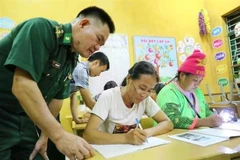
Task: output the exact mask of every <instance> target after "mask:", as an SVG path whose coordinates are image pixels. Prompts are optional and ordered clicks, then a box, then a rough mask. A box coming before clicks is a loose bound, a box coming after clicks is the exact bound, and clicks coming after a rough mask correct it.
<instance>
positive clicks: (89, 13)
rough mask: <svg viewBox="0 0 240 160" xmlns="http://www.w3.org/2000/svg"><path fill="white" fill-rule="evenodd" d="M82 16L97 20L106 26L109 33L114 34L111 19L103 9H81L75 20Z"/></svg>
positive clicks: (94, 7) (92, 7) (93, 7)
mask: <svg viewBox="0 0 240 160" xmlns="http://www.w3.org/2000/svg"><path fill="white" fill-rule="evenodd" d="M80 15H81V16H84V17H94V18H97V19H99V20H100V21H101V22H102V23H103V24H107V25H108V27H109V30H110V33H114V32H115V25H114V23H113V21H112V18H111V17H110V16H109V15H108V14H107V12H105V11H104V10H103V9H101V8H99V7H96V6H91V7H87V8H85V9H83V10H82V11H80V12H79V13H78V15H77V17H76V18H78V17H79V16H80Z"/></svg>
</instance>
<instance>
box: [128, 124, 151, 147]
mask: <svg viewBox="0 0 240 160" xmlns="http://www.w3.org/2000/svg"><path fill="white" fill-rule="evenodd" d="M125 137H126V142H127V143H128V144H137V145H140V144H143V143H144V142H146V140H147V133H146V132H145V131H144V130H141V129H140V128H135V129H132V130H130V131H129V132H128V133H126V134H125Z"/></svg>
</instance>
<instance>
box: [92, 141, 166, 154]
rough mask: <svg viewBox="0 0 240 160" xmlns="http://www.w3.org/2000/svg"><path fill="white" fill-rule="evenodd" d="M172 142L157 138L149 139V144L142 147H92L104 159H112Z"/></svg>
mask: <svg viewBox="0 0 240 160" xmlns="http://www.w3.org/2000/svg"><path fill="white" fill-rule="evenodd" d="M168 143H170V141H166V140H163V139H160V138H156V137H150V138H148V143H144V144H142V145H130V144H107V145H95V144H94V145H92V146H93V148H94V149H96V150H97V151H98V152H99V153H100V154H101V155H102V156H103V157H105V158H112V157H116V156H120V155H123V154H127V153H131V152H135V151H138V150H143V149H146V148H151V147H155V146H159V145H164V144H168Z"/></svg>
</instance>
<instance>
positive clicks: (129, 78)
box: [126, 74, 131, 84]
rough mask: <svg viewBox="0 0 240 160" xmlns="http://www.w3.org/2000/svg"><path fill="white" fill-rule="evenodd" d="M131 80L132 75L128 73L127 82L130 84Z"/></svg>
mask: <svg viewBox="0 0 240 160" xmlns="http://www.w3.org/2000/svg"><path fill="white" fill-rule="evenodd" d="M130 80H131V77H130V75H129V74H128V75H127V78H126V84H129V82H130Z"/></svg>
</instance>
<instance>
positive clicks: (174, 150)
mask: <svg viewBox="0 0 240 160" xmlns="http://www.w3.org/2000/svg"><path fill="white" fill-rule="evenodd" d="M186 131H187V130H179V129H175V130H173V131H171V132H169V133H167V134H165V135H161V136H158V137H159V138H162V139H165V140H168V141H171V143H170V144H167V145H162V146H158V147H153V148H150V149H146V150H142V151H138V152H133V153H130V154H126V155H122V156H118V157H114V158H111V160H231V158H234V159H233V160H240V153H236V154H231V155H229V154H228V155H227V154H224V152H225V151H224V149H223V148H222V147H221V146H224V147H229V148H235V147H236V146H237V145H240V138H234V139H231V140H228V141H225V142H221V143H217V144H215V145H211V146H207V147H200V146H197V145H193V144H190V143H186V142H182V141H178V140H174V139H171V138H168V137H167V136H168V135H172V134H178V133H181V132H186ZM235 158H236V159H235ZM90 159H91V160H104V157H103V156H102V155H100V154H99V153H97V152H96V155H95V156H94V157H92V158H90Z"/></svg>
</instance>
